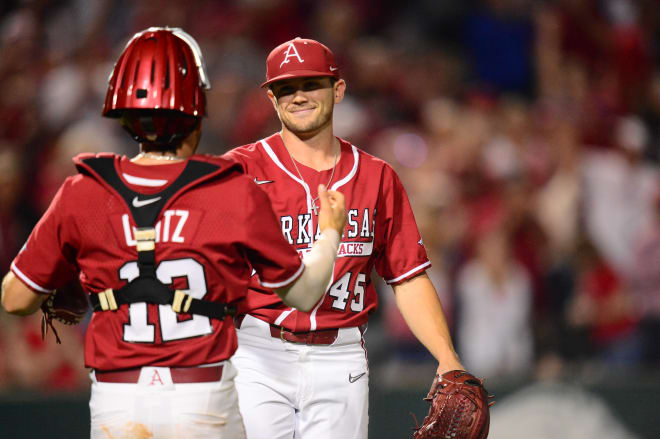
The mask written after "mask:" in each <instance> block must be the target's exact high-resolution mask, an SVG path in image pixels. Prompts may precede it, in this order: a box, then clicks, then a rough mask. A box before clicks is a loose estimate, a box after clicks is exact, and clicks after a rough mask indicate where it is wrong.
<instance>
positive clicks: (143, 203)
mask: <svg viewBox="0 0 660 439" xmlns="http://www.w3.org/2000/svg"><path fill="white" fill-rule="evenodd" d="M160 199H161V197H156V198H148V199H146V200H139V199H138V197H135V198H133V207H143V206H146V205H147V204H151V203H155V202H156V201H158V200H160Z"/></svg>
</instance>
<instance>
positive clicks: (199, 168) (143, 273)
mask: <svg viewBox="0 0 660 439" xmlns="http://www.w3.org/2000/svg"><path fill="white" fill-rule="evenodd" d="M83 162H84V163H85V164H86V165H87V166H89V167H90V168H91V169H92V170H93V171H94V172H95V173H96V174H97V175H98V176H99V177H100V178H102V179H103V180H104V181H105V182H106V183H107V184H108V185H109V186H110V187H112V188H113V189H114V190H115V191H116V192H117V193H118V194H119V195H120V196H121V197H122V198H123V199H124V201H125V202H126V205H127V206H128V208H129V209H130V211H131V216H132V217H133V220H134V221H135V224H136V225H137V230H136V232H135V240H136V242H137V245H136V248H137V252H138V259H137V265H138V270H139V275H138V277H136V278H135V279H133V280H132V281H131V282H129V283H128V284H126V285H125V286H123V287H122V288H119V289H117V290H113V289H111V288H108V289H107V290H105V291H102V292H100V293H98V294H92V295H91V296H90V300H91V302H92V306H93V308H94V311H115V310H117V309H118V308H119V306H121V305H123V304H131V303H140V302H146V303H150V304H157V305H172V309H173V310H174V311H175V312H177V313H187V314H198V315H202V316H206V317H210V318H214V319H219V320H222V319H224V318H225V317H226V316H227V315H234V314H235V313H236V307H235V306H233V305H230V304H227V303H219V302H212V301H208V300H200V299H195V298H193V297H191V296H190V295H189V294H186V293H184V292H183V291H181V290H172V289H171V288H169V287H168V286H167V285H165V284H164V283H162V282H161V281H160V280H158V278H157V277H156V267H155V263H156V253H155V250H156V229H155V227H154V225H155V223H156V219H157V218H158V215H159V214H160V212H161V211H162V210H163V208H164V207H165V206H166V205H167V202H168V201H169V200H170V199H171V198H172V197H174V196H175V195H177V193H178V192H179V191H181V190H182V189H183V188H184V187H186V186H188V185H190V184H194V183H195V182H196V181H197V180H200V179H202V178H204V177H205V176H207V175H209V174H211V173H213V172H215V171H217V170H218V169H219V167H218V166H216V165H213V164H211V163H206V162H200V161H195V160H189V161H188V163H187V164H186V167H185V169H184V170H183V172H182V173H181V175H179V177H178V178H177V179H176V180H175V181H174V182H172V184H170V185H169V186H168V187H167V188H166V189H164V190H163V191H161V192H159V193H157V194H152V195H149V197H148V200H145V201H149V203H144V201H142V202H141V201H140V200H141V199H144V195H142V194H139V193H138V192H135V191H133V190H131V189H130V188H128V187H127V186H126V185H125V184H124V183H123V182H122V181H121V179H120V178H119V175H117V171H116V169H115V165H114V159H113V158H111V157H92V158H88V159H85V160H83ZM136 205H137V206H136Z"/></svg>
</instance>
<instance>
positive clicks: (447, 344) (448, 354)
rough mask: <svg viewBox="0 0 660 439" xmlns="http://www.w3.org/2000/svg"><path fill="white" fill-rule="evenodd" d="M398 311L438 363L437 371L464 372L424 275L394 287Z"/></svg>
mask: <svg viewBox="0 0 660 439" xmlns="http://www.w3.org/2000/svg"><path fill="white" fill-rule="evenodd" d="M394 294H395V296H396V303H397V306H398V307H399V311H400V312H401V315H402V316H403V318H404V320H405V321H406V323H407V324H408V327H409V328H410V330H411V331H412V332H413V334H414V335H415V337H417V339H418V340H419V341H420V342H421V343H422V344H423V345H424V346H425V347H426V348H427V349H428V350H429V352H430V353H431V354H432V355H433V356H434V357H435V359H436V360H438V363H439V367H438V371H439V372H441V371H448V370H453V369H464V367H463V365H462V364H461V362H460V360H459V359H458V355H456V351H455V350H454V346H453V344H452V341H451V335H450V334H449V328H448V327H447V321H446V319H445V315H444V311H443V309H442V304H441V303H440V300H439V299H438V295H437V293H436V291H435V288H434V287H433V284H432V283H431V280H430V279H429V278H428V276H427V275H426V274H423V275H420V276H416V277H414V278H413V279H411V280H409V281H407V282H403V283H401V284H399V285H396V286H394Z"/></svg>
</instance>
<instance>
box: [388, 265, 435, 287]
mask: <svg viewBox="0 0 660 439" xmlns="http://www.w3.org/2000/svg"><path fill="white" fill-rule="evenodd" d="M430 265H431V261H427V262H425V263H423V264H422V265H418V266H417V267H415V268H413V269H412V270H409V271H407V272H406V273H403V274H402V275H401V276H399V277H395V278H394V279H390V280H386V281H385V283H388V284H393V283H395V282H398V281H400V280H401V279H405V278H406V277H408V276H410V275H411V274H413V273H415V272H416V271H421V270H423V269H425V268H426V267H428V266H430Z"/></svg>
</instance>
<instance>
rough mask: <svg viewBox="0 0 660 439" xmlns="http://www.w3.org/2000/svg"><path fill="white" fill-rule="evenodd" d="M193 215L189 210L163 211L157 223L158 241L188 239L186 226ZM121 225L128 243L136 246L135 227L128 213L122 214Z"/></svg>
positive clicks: (181, 240)
mask: <svg viewBox="0 0 660 439" xmlns="http://www.w3.org/2000/svg"><path fill="white" fill-rule="evenodd" d="M190 217H191V212H190V211H188V210H180V209H175V210H166V211H165V212H163V219H161V220H159V221H158V222H157V223H156V226H155V229H156V242H178V243H183V242H185V241H186V239H185V233H184V226H185V225H186V223H187V222H188V220H189V218H190ZM121 226H122V229H123V236H124V239H125V241H126V245H127V246H129V247H135V245H136V242H137V241H136V240H135V227H134V226H131V224H130V218H129V215H128V214H123V215H122V216H121Z"/></svg>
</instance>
